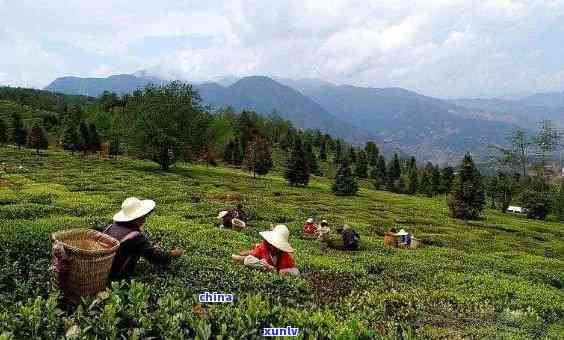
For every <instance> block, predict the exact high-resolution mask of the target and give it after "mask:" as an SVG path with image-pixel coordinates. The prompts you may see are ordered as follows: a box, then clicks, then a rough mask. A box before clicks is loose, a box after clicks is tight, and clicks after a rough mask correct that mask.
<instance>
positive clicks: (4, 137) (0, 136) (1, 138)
mask: <svg viewBox="0 0 564 340" xmlns="http://www.w3.org/2000/svg"><path fill="white" fill-rule="evenodd" d="M6 143H8V127H7V126H6V122H4V120H3V119H1V118H0V144H6Z"/></svg>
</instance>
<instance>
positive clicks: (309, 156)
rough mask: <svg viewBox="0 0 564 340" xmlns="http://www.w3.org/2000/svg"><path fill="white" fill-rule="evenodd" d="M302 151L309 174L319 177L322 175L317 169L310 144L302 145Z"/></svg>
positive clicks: (317, 165)
mask: <svg viewBox="0 0 564 340" xmlns="http://www.w3.org/2000/svg"><path fill="white" fill-rule="evenodd" d="M304 151H305V153H306V160H307V164H308V166H309V170H310V172H311V173H312V174H314V175H316V176H321V175H322V174H321V170H320V169H319V164H318V163H317V157H316V156H315V151H313V145H312V144H311V143H310V142H305V143H304Z"/></svg>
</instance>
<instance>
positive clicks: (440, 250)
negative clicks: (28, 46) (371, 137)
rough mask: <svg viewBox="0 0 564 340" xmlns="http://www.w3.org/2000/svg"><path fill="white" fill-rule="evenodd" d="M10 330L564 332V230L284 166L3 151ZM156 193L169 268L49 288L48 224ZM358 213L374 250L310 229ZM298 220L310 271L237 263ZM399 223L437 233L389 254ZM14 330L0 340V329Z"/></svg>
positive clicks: (152, 228) (3, 274) (53, 333)
mask: <svg viewBox="0 0 564 340" xmlns="http://www.w3.org/2000/svg"><path fill="white" fill-rule="evenodd" d="M0 155H1V156H0V157H1V161H0V163H6V164H7V165H9V166H20V165H22V166H23V168H22V169H19V170H18V169H17V168H16V169H9V170H8V172H6V171H4V172H1V168H0V244H1V245H2V246H1V249H2V250H1V251H2V256H1V257H0V261H1V262H0V267H1V271H0V332H4V333H2V334H3V335H4V336H6V337H7V338H10V336H13V337H15V338H21V337H43V338H53V337H60V336H64V335H65V333H67V332H68V333H67V335H69V336H74V335H76V336H79V337H85V338H94V337H95V336H96V335H98V336H99V337H110V338H111V337H114V336H119V335H122V336H124V337H128V338H129V337H131V338H143V337H166V338H183V337H184V338H185V337H188V338H193V337H196V336H198V337H199V338H206V337H207V336H208V335H210V334H213V335H214V336H218V335H222V336H223V338H229V337H233V338H235V339H238V338H255V337H256V338H259V337H261V335H262V328H263V327H269V325H270V326H271V327H286V326H292V327H299V328H300V336H303V337H306V338H307V337H308V336H310V338H316V337H330V338H371V337H378V336H382V335H386V336H397V335H400V334H401V335H404V336H407V337H422V336H424V337H434V338H436V337H450V338H458V337H466V336H474V337H501V338H506V337H515V338H542V337H548V338H558V337H559V336H561V335H562V334H563V332H564V291H563V288H562V284H563V282H564V241H563V240H564V227H563V226H562V224H557V223H550V222H539V221H531V220H526V219H523V218H519V217H516V216H509V215H504V214H501V213H498V212H496V211H491V210H488V211H486V214H485V216H484V218H483V219H482V220H480V221H473V222H469V223H464V222H462V221H459V220H455V219H451V218H449V217H448V215H447V209H446V204H445V202H444V201H445V200H444V198H440V199H428V198H422V197H411V196H404V195H395V194H391V193H387V192H381V191H374V190H372V189H371V188H370V187H369V185H368V184H367V183H365V184H364V185H363V188H362V190H361V191H360V193H359V195H358V196H357V197H352V198H345V197H335V196H333V195H332V194H331V193H330V185H331V183H330V181H329V180H327V179H321V178H314V179H313V180H312V181H311V185H310V186H309V187H308V188H292V187H289V186H287V185H286V184H285V183H284V181H283V179H282V178H281V177H280V175H279V174H276V173H275V174H273V175H269V176H267V177H265V178H260V179H257V180H253V179H252V178H251V177H250V176H248V174H247V173H244V172H242V171H240V170H238V169H232V168H225V167H217V168H211V167H210V168H208V167H206V166H200V165H188V164H180V165H177V166H176V167H175V168H173V169H172V170H171V171H170V172H166V173H165V172H161V171H160V170H158V166H157V165H155V164H152V163H148V162H143V161H133V160H129V159H123V160H118V161H100V160H97V159H94V157H92V158H80V157H78V156H76V157H72V156H70V154H67V153H60V152H49V153H48V157H38V156H35V155H34V154H33V152H32V151H29V150H24V151H16V150H15V149H12V148H0ZM132 195H136V196H141V197H148V198H152V199H154V200H156V202H157V209H156V211H155V213H154V214H153V215H152V216H151V217H150V218H149V220H148V224H147V228H146V231H147V233H148V234H149V237H150V238H151V239H152V240H153V241H156V242H160V243H161V244H162V245H163V246H165V247H171V246H175V245H176V246H181V247H183V248H184V249H185V250H186V255H185V256H184V257H183V258H181V259H180V260H179V261H176V262H174V264H173V265H172V267H171V268H170V270H169V271H168V272H161V271H155V270H153V268H152V267H151V266H150V265H148V264H146V263H144V262H143V261H141V263H140V266H139V267H138V270H137V273H136V277H135V281H134V282H133V283H132V284H126V283H117V284H114V286H113V288H112V290H111V291H110V292H109V293H107V294H103V295H100V296H99V297H98V298H97V299H95V300H94V299H89V300H86V301H84V302H83V304H82V306H81V307H80V308H79V309H78V310H76V311H75V312H71V313H69V312H62V311H60V310H59V309H58V308H57V307H56V303H55V298H56V297H55V295H53V294H51V295H49V272H48V269H49V265H50V263H49V262H50V242H49V234H50V233H52V232H54V231H56V230H61V229H68V228H77V227H85V226H88V227H96V228H101V227H103V226H104V225H105V224H106V223H108V222H109V221H110V219H111V216H112V215H113V213H114V212H115V211H117V210H118V209H119V207H120V204H121V201H122V200H123V199H124V198H126V197H128V196H132ZM239 201H242V202H243V203H244V204H245V206H246V207H247V209H248V210H249V212H250V218H251V221H250V223H249V228H247V229H246V230H245V231H244V232H242V233H237V232H233V231H231V230H221V229H218V228H217V227H216V226H215V216H216V215H217V212H218V211H219V210H220V209H223V208H226V207H231V206H233V205H234V204H235V203H236V202H239ZM309 216H314V217H317V218H325V219H327V220H329V221H330V223H331V225H332V226H333V227H335V226H337V225H339V224H342V223H348V224H350V225H352V226H353V227H354V228H356V229H357V230H358V231H359V232H360V234H361V239H362V248H363V249H362V250H361V251H358V252H339V251H335V250H321V249H320V247H319V244H318V243H317V242H316V241H313V240H307V239H303V238H301V237H300V229H301V224H302V222H303V221H304V219H305V218H307V217H309ZM277 222H279V223H287V224H288V226H289V228H290V230H291V243H292V245H293V246H294V248H295V249H296V254H295V257H296V260H297V263H298V266H299V268H300V270H301V271H302V273H303V276H302V277H300V278H281V277H279V276H278V275H276V274H267V273H262V272H256V271H251V270H247V269H245V268H243V267H242V266H239V265H234V264H233V263H232V262H231V259H230V254H231V253H233V252H237V251H239V250H243V249H246V248H250V247H252V246H253V245H254V244H255V243H257V242H258V241H259V235H258V232H259V231H261V230H264V229H267V228H269V226H270V224H271V223H277ZM392 226H395V227H397V226H400V227H402V228H406V229H408V230H409V231H412V232H413V233H414V234H415V236H416V237H418V238H420V239H422V240H423V242H424V247H423V248H421V249H418V250H392V249H386V248H384V246H383V242H382V235H383V233H384V231H385V230H387V229H388V228H390V227H392ZM204 291H209V292H212V291H216V292H224V293H232V294H234V295H235V298H236V301H235V303H233V304H224V305H220V304H216V305H206V306H201V305H199V304H198V302H197V295H198V294H200V293H202V292H204ZM0 337H1V336H0Z"/></svg>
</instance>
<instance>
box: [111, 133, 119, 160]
mask: <svg viewBox="0 0 564 340" xmlns="http://www.w3.org/2000/svg"><path fill="white" fill-rule="evenodd" d="M120 143H121V139H120V137H119V135H118V134H112V135H111V136H110V150H109V154H110V156H114V157H115V156H119V155H120V154H121V145H120Z"/></svg>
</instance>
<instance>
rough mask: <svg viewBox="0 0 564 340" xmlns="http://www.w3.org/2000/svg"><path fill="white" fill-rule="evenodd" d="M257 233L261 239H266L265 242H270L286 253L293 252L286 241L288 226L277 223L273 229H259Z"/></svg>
mask: <svg viewBox="0 0 564 340" xmlns="http://www.w3.org/2000/svg"><path fill="white" fill-rule="evenodd" d="M259 234H260V236H262V238H263V239H265V240H266V242H268V243H270V244H271V245H273V246H274V247H276V248H278V249H280V250H282V251H285V252H287V253H293V252H294V249H293V248H292V246H291V245H290V243H289V242H288V238H289V237H290V231H288V227H286V226H285V225H283V224H279V225H277V226H275V227H274V229H272V230H267V231H261V232H260V233H259Z"/></svg>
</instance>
